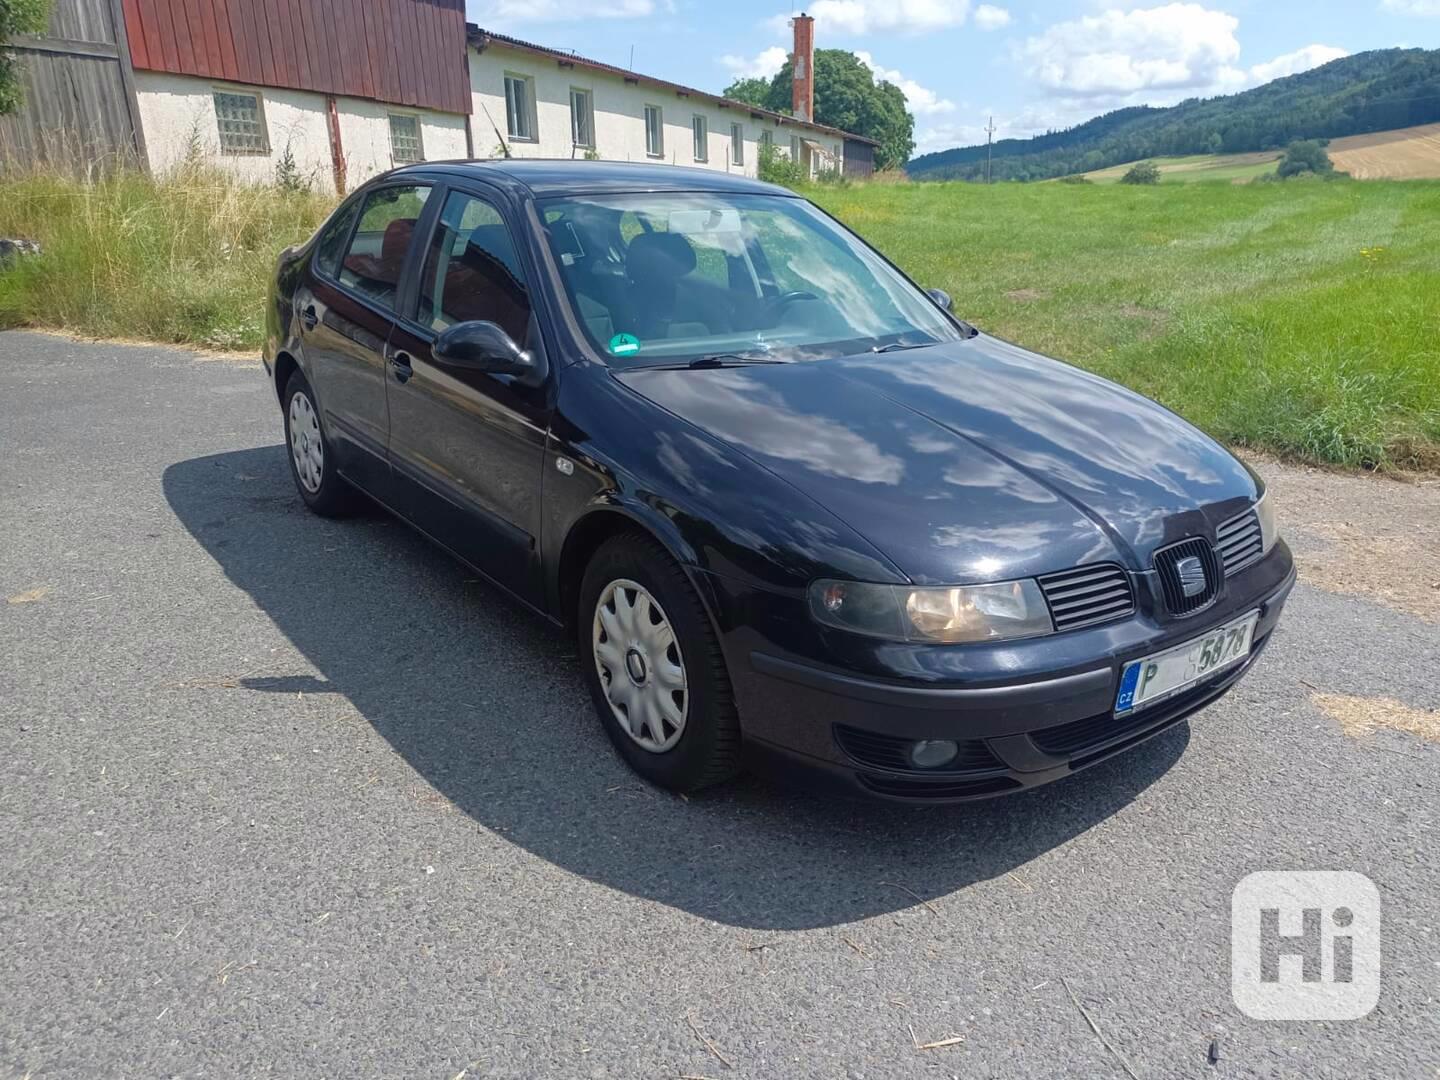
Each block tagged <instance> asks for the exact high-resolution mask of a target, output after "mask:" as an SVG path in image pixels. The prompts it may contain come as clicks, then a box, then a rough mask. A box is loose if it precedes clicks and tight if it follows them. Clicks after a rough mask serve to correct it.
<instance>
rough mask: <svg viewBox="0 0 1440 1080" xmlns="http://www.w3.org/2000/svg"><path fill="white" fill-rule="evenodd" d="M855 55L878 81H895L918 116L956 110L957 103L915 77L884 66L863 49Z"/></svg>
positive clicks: (910, 107) (907, 103) (858, 50)
mask: <svg viewBox="0 0 1440 1080" xmlns="http://www.w3.org/2000/svg"><path fill="white" fill-rule="evenodd" d="M855 55H856V56H857V57H859V59H860V62H861V63H862V64H864V65H865V66H866V67H868V68H869V69H870V70H871V72H872V73H874V75H875V80H876V81H877V82H879V81H881V80H884V81H885V82H891V83H894V84H895V85H896V86H898V87H899V88H900V90H901V92H902V93H904V95H905V103H906V105H908V106H909V109H910V111H911V112H912V113H914V114H915V115H916V116H934V115H936V114H939V113H949V112H954V111H955V103H954V102H953V101H949V100H947V99H946V98H942V97H940V96H939V95H938V94H936V93H935V91H934V90H931V89H929V88H928V87H925V86H921V85H920V84H919V83H917V82H916V81H915V80H914V79H907V78H906V77H905V76H904V75H902V74H901V73H900V72H898V71H895V70H894V69H893V68H883V67H881V66H880V65H879V64H877V63H876V62H875V58H874V57H872V56H871V55H870V54H869V53H868V52H865V51H864V50H862V49H857V50H856V51H855Z"/></svg>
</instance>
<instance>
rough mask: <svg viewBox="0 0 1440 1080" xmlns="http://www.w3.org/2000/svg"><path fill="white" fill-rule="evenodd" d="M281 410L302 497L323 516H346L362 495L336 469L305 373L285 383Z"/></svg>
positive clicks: (292, 470)
mask: <svg viewBox="0 0 1440 1080" xmlns="http://www.w3.org/2000/svg"><path fill="white" fill-rule="evenodd" d="M282 411H283V412H284V414H285V449H286V451H287V453H286V455H285V456H286V459H287V460H288V461H289V462H290V477H291V479H293V480H294V481H295V490H297V491H298V492H300V498H301V499H303V500H304V501H305V505H306V506H308V507H309V508H310V509H311V510H313V511H314V512H315V513H317V514H319V515H320V516H321V517H345V516H346V515H348V514H351V513H353V512H354V511H355V510H356V508H357V507H358V505H359V502H360V498H359V495H358V494H357V492H356V491H355V489H354V488H352V487H351V486H350V485H349V484H347V483H346V482H345V481H344V480H343V479H342V478H341V476H340V474H339V473H338V472H337V471H336V469H335V464H334V461H335V459H334V456H333V455H332V454H331V452H330V440H329V439H327V438H326V437H325V432H324V430H323V429H322V428H321V426H320V405H319V403H318V402H317V401H316V400H315V392H314V391H313V390H311V389H310V384H309V383H308V382H307V381H306V379H305V376H304V375H302V374H301V373H300V372H298V371H297V372H295V374H293V375H291V376H290V380H289V382H287V383H286V384H285V396H284V398H283V399H282Z"/></svg>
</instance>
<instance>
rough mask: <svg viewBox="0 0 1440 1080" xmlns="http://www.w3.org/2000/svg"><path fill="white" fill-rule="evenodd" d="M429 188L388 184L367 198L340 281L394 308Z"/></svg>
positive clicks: (343, 262) (345, 259) (351, 241)
mask: <svg viewBox="0 0 1440 1080" xmlns="http://www.w3.org/2000/svg"><path fill="white" fill-rule="evenodd" d="M429 194H430V189H429V188H428V187H420V186H416V187H387V188H380V189H379V190H378V191H372V192H371V193H370V194H369V195H367V196H366V197H365V209H364V210H363V211H361V214H360V223H359V225H358V226H357V227H356V229H355V235H354V236H352V237H351V238H350V245H349V247H348V248H346V250H345V258H344V261H342V262H341V264H340V283H341V284H342V285H345V286H348V287H349V288H351V289H354V290H355V291H356V292H358V293H361V294H362V295H364V296H368V297H369V298H370V299H371V300H375V301H377V302H379V303H381V304H383V305H385V307H387V308H389V309H390V310H391V311H394V310H395V309H396V307H397V305H398V302H399V296H400V274H401V272H402V271H403V270H404V269H405V260H406V258H407V257H408V255H409V253H410V247H411V245H412V244H413V243H414V241H415V232H416V228H417V226H418V225H419V223H420V214H421V213H422V212H423V211H424V208H425V200H426V198H427V197H428V196H429Z"/></svg>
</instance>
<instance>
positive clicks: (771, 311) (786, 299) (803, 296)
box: [765, 292, 820, 316]
mask: <svg viewBox="0 0 1440 1080" xmlns="http://www.w3.org/2000/svg"><path fill="white" fill-rule="evenodd" d="M819 299H820V298H819V297H818V296H816V295H815V294H814V293H813V292H785V293H781V294H780V295H779V296H772V297H771V298H770V299H769V300H767V301H765V314H766V316H772V315H774V316H778V315H779V314H780V312H782V311H784V310H785V309H786V308H787V307H789V306H790V305H791V304H796V303H799V302H800V301H802V300H819Z"/></svg>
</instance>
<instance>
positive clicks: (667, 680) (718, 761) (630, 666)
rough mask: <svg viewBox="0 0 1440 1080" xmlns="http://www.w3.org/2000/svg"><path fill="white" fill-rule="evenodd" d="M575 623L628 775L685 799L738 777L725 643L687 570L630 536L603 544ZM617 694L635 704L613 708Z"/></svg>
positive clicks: (589, 676) (600, 708)
mask: <svg viewBox="0 0 1440 1080" xmlns="http://www.w3.org/2000/svg"><path fill="white" fill-rule="evenodd" d="M642 593H643V594H644V599H642V597H641V594H642ZM602 609H603V611H602ZM656 619H658V620H659V624H658V625H657V623H656V621H655V620H656ZM576 624H577V627H576V636H577V640H578V644H579V654H580V658H581V664H582V665H583V667H584V673H585V681H586V684H587V685H588V686H589V687H590V696H591V697H592V698H593V699H594V702H595V711H596V712H597V713H599V715H600V722H601V724H602V725H603V726H604V728H605V733H606V734H607V735H609V736H610V741H611V742H612V743H614V744H615V749H616V750H617V751H618V752H619V754H620V756H621V757H623V758H624V759H625V761H626V762H627V763H628V764H629V765H630V767H631V768H632V769H634V770H635V771H636V772H637V773H639V774H640V775H641V776H643V777H644V778H645V779H646V780H648V781H650V782H651V783H652V784H655V785H657V786H659V787H663V788H669V789H670V790H672V791H681V792H688V791H697V790H699V789H700V788H704V787H710V786H711V785H714V784H719V783H723V782H724V781H726V780H729V779H731V778H732V777H733V776H735V774H736V773H738V772H739V771H740V721H739V717H738V716H737V714H736V710H735V698H734V694H733V692H732V691H731V688H730V676H729V675H728V673H727V672H726V670H725V660H724V657H723V656H722V654H721V652H720V642H719V641H718V639H717V638H716V636H715V631H714V630H713V629H712V627H711V625H710V619H709V617H708V616H707V615H706V613H705V608H704V606H703V605H702V604H701V603H700V597H699V596H698V595H696V593H695V589H694V588H693V587H692V586H691V584H690V582H689V580H688V579H687V578H686V577H685V572H684V571H683V570H681V569H680V567H679V565H678V564H677V563H676V562H675V560H674V559H672V558H671V557H670V555H669V553H668V552H667V551H666V550H665V549H664V548H663V547H661V546H660V544H658V543H657V542H656V541H654V540H652V539H650V538H649V537H646V536H642V535H638V534H633V533H623V534H621V535H619V536H616V537H612V538H611V539H610V540H607V541H606V542H605V543H604V544H602V545H601V546H600V548H599V550H598V551H596V553H595V555H594V556H593V557H592V558H591V560H590V564H589V565H588V566H587V567H586V568H585V577H584V580H583V581H582V583H581V586H580V603H579V612H578V618H577V619H576ZM666 627H668V628H669V629H670V631H671V634H670V635H669V637H668V638H667V635H666V634H665V628H666ZM667 642H670V643H673V650H672V648H670V647H668V646H667ZM622 645H623V646H624V647H623V648H621V646H622ZM607 646H609V647H608V648H607ZM633 653H639V654H640V656H639V659H638V660H635V659H633V658H632V654H633ZM676 660H678V661H679V662H678V664H677V663H675V661H676ZM676 670H679V671H680V672H683V688H682V689H679V690H677V689H676V687H675V672H676ZM602 672H603V674H602ZM612 693H613V696H614V697H616V698H617V699H625V698H628V699H629V701H630V704H629V705H628V706H627V705H624V704H617V703H615V702H612ZM677 695H678V696H677ZM666 700H668V701H669V703H670V707H669V708H667V707H666V705H665V702H666ZM681 702H683V705H681V704H680V703H681ZM677 713H678V715H679V717H680V719H681V721H682V722H681V723H680V724H678V725H677V724H676V723H675V719H676V714H677ZM632 728H638V733H636V734H632Z"/></svg>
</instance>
